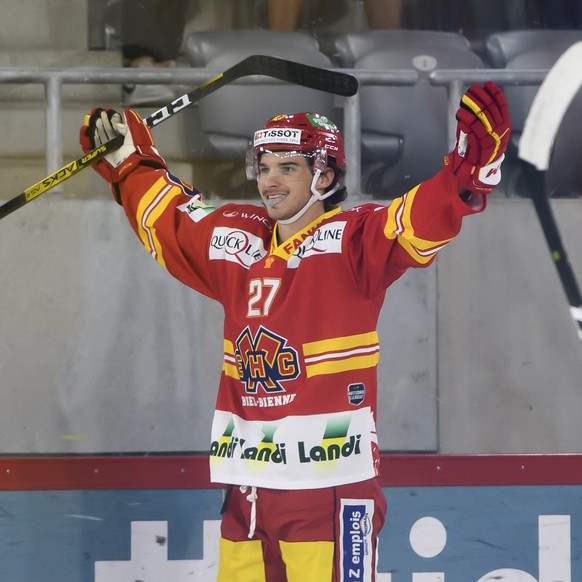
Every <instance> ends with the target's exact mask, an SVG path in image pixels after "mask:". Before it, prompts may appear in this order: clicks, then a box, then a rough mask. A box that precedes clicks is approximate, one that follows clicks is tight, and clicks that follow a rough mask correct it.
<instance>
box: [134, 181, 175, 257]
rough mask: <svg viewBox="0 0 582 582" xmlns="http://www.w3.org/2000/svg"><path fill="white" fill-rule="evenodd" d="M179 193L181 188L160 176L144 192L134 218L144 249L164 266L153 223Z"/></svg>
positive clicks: (160, 246)
mask: <svg viewBox="0 0 582 582" xmlns="http://www.w3.org/2000/svg"><path fill="white" fill-rule="evenodd" d="M181 193H182V190H181V188H179V187H178V186H176V185H175V184H169V183H168V182H167V181H166V179H165V178H164V177H161V178H159V179H158V180H156V182H154V184H153V186H152V187H151V188H150V189H149V190H148V191H147V192H146V193H145V195H144V196H143V198H142V199H141V200H140V202H139V205H138V207H137V213H136V219H137V225H138V235H139V238H140V240H141V242H142V244H143V245H144V247H145V248H146V250H147V251H148V252H149V253H150V254H151V255H152V256H153V257H154V258H155V259H156V261H158V263H160V264H161V265H162V266H163V267H165V266H166V262H165V261H164V257H163V253H162V245H161V244H160V241H159V239H158V235H157V230H156V228H155V227H154V224H155V222H156V220H157V219H158V218H159V217H160V216H161V215H162V213H163V212H164V210H166V208H167V207H168V205H169V204H170V202H171V201H172V199H173V198H175V197H176V196H179V195H180V194H181Z"/></svg>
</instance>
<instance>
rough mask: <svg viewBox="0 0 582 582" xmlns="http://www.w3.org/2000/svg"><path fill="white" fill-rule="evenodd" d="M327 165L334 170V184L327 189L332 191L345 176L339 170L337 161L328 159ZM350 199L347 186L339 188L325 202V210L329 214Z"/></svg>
mask: <svg viewBox="0 0 582 582" xmlns="http://www.w3.org/2000/svg"><path fill="white" fill-rule="evenodd" d="M327 165H328V167H330V168H331V169H332V170H333V174H334V176H333V182H332V183H331V184H330V185H329V186H328V187H327V189H326V190H331V189H332V188H333V187H334V186H335V185H336V184H337V183H338V181H339V180H342V179H343V177H344V175H343V172H342V171H341V170H340V169H339V168H338V166H337V164H336V163H335V160H334V159H333V158H332V157H328V158H327ZM347 197H348V190H347V188H346V187H345V186H342V187H341V188H338V190H337V191H336V192H334V193H333V194H332V195H331V196H330V197H329V198H326V199H325V200H324V201H323V206H324V210H325V211H326V212H328V211H329V210H332V209H333V208H335V207H336V206H337V205H338V204H340V203H341V202H343V201H344V200H345V199H346V198H347Z"/></svg>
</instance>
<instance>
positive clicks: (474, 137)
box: [443, 81, 511, 194]
mask: <svg viewBox="0 0 582 582" xmlns="http://www.w3.org/2000/svg"><path fill="white" fill-rule="evenodd" d="M460 105H461V106H460V107H459V109H458V110H457V114H456V119H457V141H456V144H455V148H454V150H453V151H452V152H450V153H449V154H448V155H447V156H445V158H444V160H443V165H444V167H445V168H446V169H448V170H449V171H450V172H452V173H453V174H454V175H455V176H456V178H457V180H458V182H459V185H460V186H461V188H463V189H464V190H469V191H471V192H482V193H483V194H489V193H490V192H491V191H492V190H493V188H494V187H495V186H497V184H499V181H500V180H501V169H500V166H501V163H502V162H503V159H504V157H505V150H506V149H507V144H508V143H509V137H510V134H511V122H510V120H509V112H508V110H507V102H506V100H505V96H504V95H503V92H502V91H501V89H500V88H499V87H498V86H497V85H496V84H495V83H493V82H492V81H487V82H486V83H485V84H484V85H483V86H481V85H477V84H473V85H472V86H471V87H470V89H469V90H468V91H467V92H466V93H465V94H464V95H463V97H462V99H461V104H460Z"/></svg>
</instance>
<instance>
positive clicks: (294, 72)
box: [245, 55, 358, 97]
mask: <svg viewBox="0 0 582 582" xmlns="http://www.w3.org/2000/svg"><path fill="white" fill-rule="evenodd" d="M245 63H246V64H247V66H248V68H249V73H248V74H255V75H265V76H267V77H273V78H274V79H279V80H281V81H287V82H288V83H293V84H294V85H302V86H303V87H309V88H310V89H317V90H318V91H324V92H326V93H333V94H334V95H342V96H344V97H351V96H352V95H355V94H356V93H357V92H358V79H356V77H354V76H353V75H348V74H347V73H342V72H340V71H333V70H330V69H324V68H321V67H313V66H311V65H304V64H303V63H297V62H295V61H287V60H285V59H280V58H278V57H271V56H267V55H254V56H252V57H249V58H248V59H246V61H245Z"/></svg>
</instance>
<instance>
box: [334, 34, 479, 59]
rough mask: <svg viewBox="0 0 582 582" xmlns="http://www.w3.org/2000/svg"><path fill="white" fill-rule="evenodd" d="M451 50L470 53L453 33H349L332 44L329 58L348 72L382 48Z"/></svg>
mask: <svg viewBox="0 0 582 582" xmlns="http://www.w3.org/2000/svg"><path fill="white" fill-rule="evenodd" d="M431 46H433V47H435V48H440V47H450V48H453V49H459V50H469V47H470V43H469V39H468V38H467V37H465V36H463V35H461V34H457V33H456V32H445V31H431V30H401V29H393V30H368V31H365V32H350V33H347V34H344V35H341V36H339V37H338V38H337V39H336V40H335V42H334V52H333V55H331V56H332V57H333V58H335V59H337V61H338V63H339V65H340V66H342V67H347V68H351V67H353V66H354V65H355V64H356V61H358V60H359V59H361V58H362V57H363V56H365V55H367V54H369V53H371V52H375V51H377V50H382V49H385V48H394V47H396V48H399V47H402V48H405V47H406V48H416V47H431Z"/></svg>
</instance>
